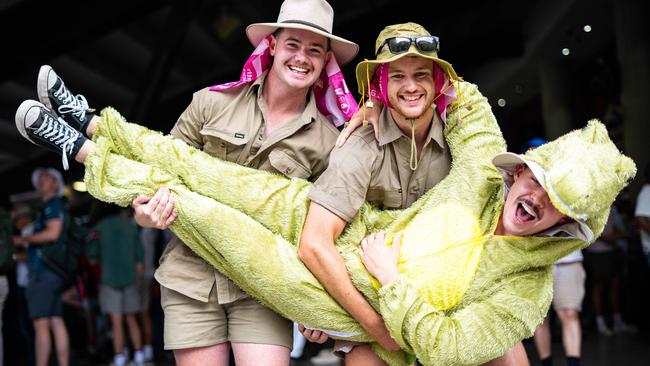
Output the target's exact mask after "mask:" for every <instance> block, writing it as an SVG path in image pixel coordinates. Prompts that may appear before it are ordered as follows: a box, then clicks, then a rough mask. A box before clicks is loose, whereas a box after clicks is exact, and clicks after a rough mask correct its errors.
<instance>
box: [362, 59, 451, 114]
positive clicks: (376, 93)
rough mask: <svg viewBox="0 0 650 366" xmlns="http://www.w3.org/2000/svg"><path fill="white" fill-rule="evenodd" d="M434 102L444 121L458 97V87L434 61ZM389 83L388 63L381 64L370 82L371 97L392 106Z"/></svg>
mask: <svg viewBox="0 0 650 366" xmlns="http://www.w3.org/2000/svg"><path fill="white" fill-rule="evenodd" d="M433 82H434V84H435V87H434V93H435V97H434V103H436V108H437V109H438V115H439V116H440V119H442V121H443V122H447V106H448V105H450V104H451V103H453V102H455V101H456V100H457V99H458V95H457V94H456V88H454V85H453V84H452V83H451V81H450V79H449V76H448V75H447V74H445V73H444V71H443V70H442V69H441V68H440V66H438V64H436V63H435V62H434V63H433ZM387 85H388V64H387V63H384V64H379V66H377V69H376V70H375V76H374V78H373V79H372V83H371V84H370V98H371V99H376V100H380V101H382V102H383V103H384V105H385V106H387V107H388V108H390V107H391V106H390V102H389V101H388V95H387V91H386V87H387Z"/></svg>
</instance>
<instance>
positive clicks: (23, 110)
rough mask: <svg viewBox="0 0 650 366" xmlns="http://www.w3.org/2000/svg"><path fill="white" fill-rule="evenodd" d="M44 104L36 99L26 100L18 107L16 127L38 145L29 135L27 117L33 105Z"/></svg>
mask: <svg viewBox="0 0 650 366" xmlns="http://www.w3.org/2000/svg"><path fill="white" fill-rule="evenodd" d="M41 105H42V104H41V103H39V102H37V101H35V100H26V101H24V102H22V103H20V106H19V107H18V110H16V128H17V129H18V132H20V134H21V135H22V136H23V137H24V138H26V139H27V140H28V141H29V142H31V143H32V144H34V145H37V144H36V143H35V142H34V141H33V140H32V139H30V138H29V135H28V134H27V130H26V129H25V117H26V116H27V112H28V111H29V110H30V109H31V108H33V107H40V106H41Z"/></svg>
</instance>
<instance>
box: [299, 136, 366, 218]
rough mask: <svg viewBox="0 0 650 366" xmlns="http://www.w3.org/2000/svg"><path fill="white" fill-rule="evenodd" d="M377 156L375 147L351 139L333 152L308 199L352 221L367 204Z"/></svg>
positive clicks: (352, 137)
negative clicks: (367, 195) (362, 206)
mask: <svg viewBox="0 0 650 366" xmlns="http://www.w3.org/2000/svg"><path fill="white" fill-rule="evenodd" d="M373 143H374V141H373ZM375 144H376V143H375ZM377 156H378V153H377V148H376V146H372V145H371V144H369V143H366V142H365V141H364V140H363V139H361V138H359V137H358V136H355V135H352V136H351V137H350V139H349V140H348V141H347V142H346V143H345V145H343V146H342V147H341V148H334V150H332V153H331V155H330V159H329V165H328V167H327V169H326V170H325V171H324V172H323V174H321V176H320V177H319V178H318V180H317V181H316V182H315V183H314V186H313V187H312V189H311V190H310V191H309V199H310V200H311V201H312V202H315V203H318V204H319V205H321V206H323V207H325V208H326V209H328V210H329V211H331V212H332V213H334V214H335V215H336V216H338V217H340V218H341V219H343V220H345V221H347V222H350V221H352V219H353V218H354V216H356V214H357V212H358V211H359V208H361V205H362V204H363V203H364V202H365V200H366V193H367V191H368V186H369V185H370V179H371V172H372V171H373V166H374V164H375V163H376V161H377Z"/></svg>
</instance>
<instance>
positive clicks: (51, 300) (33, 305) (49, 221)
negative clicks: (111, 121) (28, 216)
mask: <svg viewBox="0 0 650 366" xmlns="http://www.w3.org/2000/svg"><path fill="white" fill-rule="evenodd" d="M32 184H33V185H34V188H36V190H37V191H38V193H39V194H40V196H41V200H42V202H43V205H42V208H41V210H40V211H39V212H37V213H36V217H35V221H34V234H32V235H27V236H15V237H14V244H15V245H17V246H23V247H26V248H27V266H28V268H29V283H28V284H27V290H26V292H25V296H26V299H27V307H28V311H29V316H30V318H31V319H32V323H33V325H34V332H35V348H36V366H46V365H47V364H48V360H49V358H50V352H51V349H52V340H51V337H50V330H51V331H52V334H53V335H54V342H55V345H56V354H57V359H58V362H59V365H60V366H68V363H69V360H70V341H69V337H68V331H67V329H66V327H65V323H64V321H63V301H62V299H61V292H62V291H63V290H64V289H63V279H62V278H61V277H60V276H59V275H57V274H56V273H55V272H54V271H53V270H52V269H51V268H49V267H48V266H47V264H46V263H45V262H44V261H43V259H42V249H43V248H44V247H45V246H47V245H53V244H54V243H56V242H57V241H58V240H59V238H60V236H61V235H62V234H63V227H64V216H65V209H64V202H63V198H62V197H63V185H64V184H63V177H62V176H61V173H60V172H59V171H58V170H56V169H53V168H38V169H36V170H34V172H33V173H32Z"/></svg>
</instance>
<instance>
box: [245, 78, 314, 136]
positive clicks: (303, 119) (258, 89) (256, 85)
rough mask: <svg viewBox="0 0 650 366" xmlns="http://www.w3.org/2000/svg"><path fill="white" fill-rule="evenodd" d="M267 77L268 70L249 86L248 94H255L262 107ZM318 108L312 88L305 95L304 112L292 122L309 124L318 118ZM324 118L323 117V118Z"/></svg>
mask: <svg viewBox="0 0 650 366" xmlns="http://www.w3.org/2000/svg"><path fill="white" fill-rule="evenodd" d="M268 75H269V70H266V71H264V72H263V73H262V75H260V77H258V78H257V79H255V81H253V83H252V84H251V88H250V89H249V92H250V93H253V92H254V93H256V94H257V101H258V105H259V106H262V105H264V103H263V101H262V86H263V85H264V83H265V82H266V77H267V76H268ZM318 113H319V112H318V108H317V107H316V97H315V96H314V90H313V89H312V88H310V89H309V93H308V94H307V104H306V105H305V110H304V111H303V112H302V114H301V115H300V117H298V118H294V119H293V120H294V121H296V120H298V121H300V124H301V125H306V124H309V123H311V122H313V121H315V120H316V118H318ZM323 118H325V117H323Z"/></svg>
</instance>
